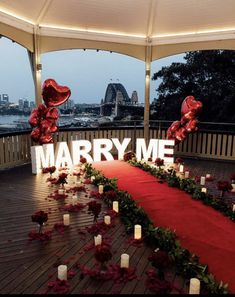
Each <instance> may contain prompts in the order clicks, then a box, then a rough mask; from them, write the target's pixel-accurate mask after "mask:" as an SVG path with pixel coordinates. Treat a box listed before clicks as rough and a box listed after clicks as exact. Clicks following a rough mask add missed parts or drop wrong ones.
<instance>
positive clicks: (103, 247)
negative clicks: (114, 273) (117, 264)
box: [95, 243, 112, 263]
mask: <svg viewBox="0 0 235 297" xmlns="http://www.w3.org/2000/svg"><path fill="white" fill-rule="evenodd" d="M111 258H112V253H111V251H110V246H109V245H108V244H105V243H102V244H100V245H97V246H96V249H95V259H96V260H97V261H98V262H101V263H104V262H107V261H109V260H110V259H111Z"/></svg>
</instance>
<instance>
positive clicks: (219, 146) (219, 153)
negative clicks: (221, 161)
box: [216, 134, 222, 156]
mask: <svg viewBox="0 0 235 297" xmlns="http://www.w3.org/2000/svg"><path fill="white" fill-rule="evenodd" d="M221 149H222V135H221V134H218V135H217V148H216V155H217V156H221Z"/></svg>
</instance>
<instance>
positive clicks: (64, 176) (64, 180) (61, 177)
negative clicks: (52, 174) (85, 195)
mask: <svg viewBox="0 0 235 297" xmlns="http://www.w3.org/2000/svg"><path fill="white" fill-rule="evenodd" d="M67 177H68V173H65V172H62V173H60V174H59V177H58V179H57V181H56V184H57V185H60V184H62V186H64V184H67Z"/></svg>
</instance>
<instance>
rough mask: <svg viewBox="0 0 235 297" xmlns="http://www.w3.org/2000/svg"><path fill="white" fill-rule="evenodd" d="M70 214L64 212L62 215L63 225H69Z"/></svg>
mask: <svg viewBox="0 0 235 297" xmlns="http://www.w3.org/2000/svg"><path fill="white" fill-rule="evenodd" d="M69 219H70V215H69V214H64V215H63V220H64V225H65V226H69V224H70V220H69Z"/></svg>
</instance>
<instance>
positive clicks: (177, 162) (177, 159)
mask: <svg viewBox="0 0 235 297" xmlns="http://www.w3.org/2000/svg"><path fill="white" fill-rule="evenodd" d="M175 163H176V164H183V163H184V161H183V159H181V158H176V160H175Z"/></svg>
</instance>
